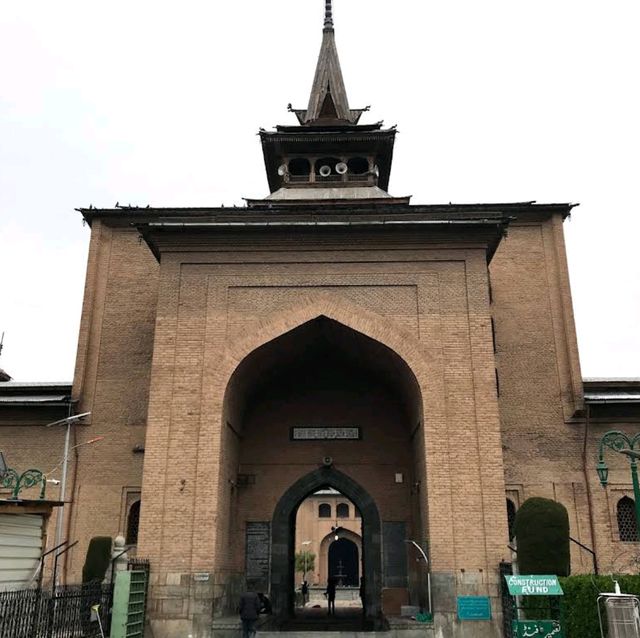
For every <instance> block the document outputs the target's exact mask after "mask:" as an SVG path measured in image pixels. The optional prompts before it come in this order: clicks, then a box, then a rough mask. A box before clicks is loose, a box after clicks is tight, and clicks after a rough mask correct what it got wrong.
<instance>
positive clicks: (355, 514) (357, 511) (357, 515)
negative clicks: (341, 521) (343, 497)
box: [353, 507, 362, 518]
mask: <svg viewBox="0 0 640 638" xmlns="http://www.w3.org/2000/svg"><path fill="white" fill-rule="evenodd" d="M354 510H355V511H354V512H353V515H354V516H355V517H356V518H362V516H361V515H360V510H359V509H358V508H357V507H355V508H354Z"/></svg>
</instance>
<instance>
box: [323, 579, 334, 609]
mask: <svg viewBox="0 0 640 638" xmlns="http://www.w3.org/2000/svg"><path fill="white" fill-rule="evenodd" d="M324 593H325V594H326V596H327V605H328V606H329V616H335V615H336V579H335V577H334V576H329V578H328V579H327V590H326V591H325V592H324Z"/></svg>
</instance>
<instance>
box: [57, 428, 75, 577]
mask: <svg viewBox="0 0 640 638" xmlns="http://www.w3.org/2000/svg"><path fill="white" fill-rule="evenodd" d="M70 443H71V421H68V422H67V431H66V432H65V435H64V458H63V459H62V476H61V478H60V500H61V501H62V505H61V506H60V508H59V509H58V518H57V520H56V536H55V540H54V543H53V544H54V546H56V545H59V544H60V543H61V542H62V526H63V524H64V514H65V508H64V501H65V499H66V496H67V468H68V461H69V445H70ZM56 578H57V575H56ZM53 584H54V586H55V585H57V584H58V583H57V582H56V581H55V580H54V583H53Z"/></svg>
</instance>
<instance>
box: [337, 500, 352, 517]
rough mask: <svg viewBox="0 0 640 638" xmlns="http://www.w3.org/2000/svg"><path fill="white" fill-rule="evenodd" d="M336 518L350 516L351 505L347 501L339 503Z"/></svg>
mask: <svg viewBox="0 0 640 638" xmlns="http://www.w3.org/2000/svg"><path fill="white" fill-rule="evenodd" d="M336 518H349V506H348V505H347V504H346V503H338V507H336Z"/></svg>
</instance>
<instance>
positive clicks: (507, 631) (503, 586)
mask: <svg viewBox="0 0 640 638" xmlns="http://www.w3.org/2000/svg"><path fill="white" fill-rule="evenodd" d="M511 574H513V566H512V564H511V563H504V562H503V563H500V597H501V598H502V630H503V635H504V638H512V636H513V625H512V623H513V620H514V619H515V605H514V600H513V598H512V596H511V594H509V589H508V588H507V583H506V582H505V579H504V577H505V576H511Z"/></svg>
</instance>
